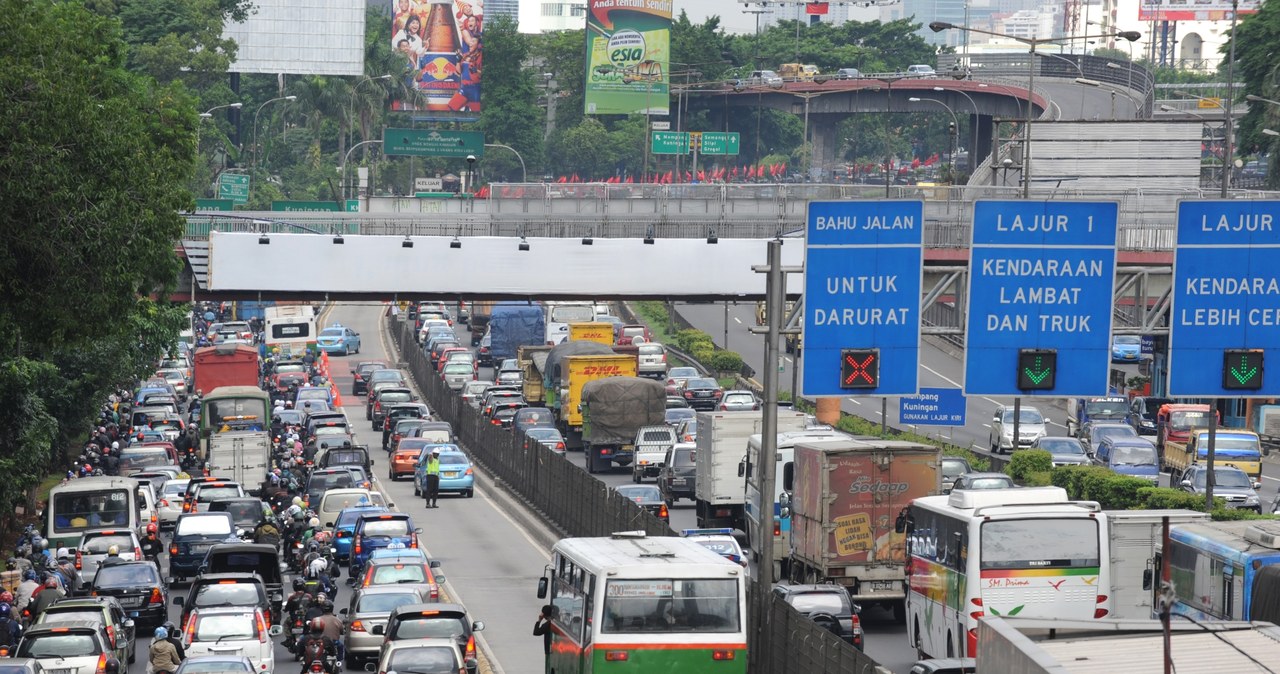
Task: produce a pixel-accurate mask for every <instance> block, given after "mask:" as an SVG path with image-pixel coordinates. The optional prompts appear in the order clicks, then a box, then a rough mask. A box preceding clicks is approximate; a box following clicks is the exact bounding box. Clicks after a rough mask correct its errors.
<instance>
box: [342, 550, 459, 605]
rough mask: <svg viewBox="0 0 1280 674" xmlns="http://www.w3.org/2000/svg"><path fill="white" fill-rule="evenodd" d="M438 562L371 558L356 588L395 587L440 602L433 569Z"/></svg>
mask: <svg viewBox="0 0 1280 674" xmlns="http://www.w3.org/2000/svg"><path fill="white" fill-rule="evenodd" d="M439 565H440V563H439V562H423V561H406V560H402V559H399V558H382V559H379V558H376V557H371V558H370V559H369V563H368V564H365V565H364V571H363V573H361V574H360V580H359V582H358V583H357V586H358V587H379V586H386V585H395V586H399V587H401V588H409V589H416V590H418V591H419V592H420V593H421V594H422V595H423V596H424V597H426V598H427V601H430V602H434V601H440V583H442V582H444V581H443V580H442V579H439V578H437V577H436V571H435V569H436V568H438V567H439Z"/></svg>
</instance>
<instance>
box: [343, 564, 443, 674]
mask: <svg viewBox="0 0 1280 674" xmlns="http://www.w3.org/2000/svg"><path fill="white" fill-rule="evenodd" d="M425 601H427V600H426V598H424V597H423V596H422V594H421V593H420V592H419V591H418V590H416V589H406V588H403V587H399V586H397V585H379V586H377V587H366V588H361V589H359V590H356V591H355V592H354V593H353V594H352V597H351V605H350V606H348V607H347V608H344V609H342V610H341V611H339V614H340V615H341V616H342V618H343V622H345V623H346V634H345V635H344V636H343V639H344V641H345V643H346V647H347V669H349V670H351V671H357V669H358V668H359V666H360V663H361V662H362V661H368V660H371V659H376V658H377V657H378V652H379V651H380V650H382V643H383V641H384V640H385V639H384V638H383V633H384V632H385V630H386V626H387V618H388V617H390V616H391V612H392V611H394V610H396V609H397V608H399V607H401V606H410V605H413V604H421V603H423V602H425Z"/></svg>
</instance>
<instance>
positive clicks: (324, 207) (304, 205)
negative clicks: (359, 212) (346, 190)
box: [271, 201, 349, 213]
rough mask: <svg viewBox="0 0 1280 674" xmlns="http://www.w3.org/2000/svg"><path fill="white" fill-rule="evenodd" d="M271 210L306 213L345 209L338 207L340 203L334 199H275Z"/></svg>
mask: <svg viewBox="0 0 1280 674" xmlns="http://www.w3.org/2000/svg"><path fill="white" fill-rule="evenodd" d="M271 210H273V211H289V212H293V213H305V212H317V211H319V212H337V211H341V210H343V209H341V208H338V204H337V203H336V202H333V201H273V202H271ZM348 210H349V209H348Z"/></svg>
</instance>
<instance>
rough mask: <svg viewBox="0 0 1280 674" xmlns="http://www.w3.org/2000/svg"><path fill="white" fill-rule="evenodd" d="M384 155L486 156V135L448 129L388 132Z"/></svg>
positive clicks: (383, 133) (385, 134)
mask: <svg viewBox="0 0 1280 674" xmlns="http://www.w3.org/2000/svg"><path fill="white" fill-rule="evenodd" d="M382 153H383V154H387V155H410V156H413V157H461V158H466V156H467V155H472V156H474V157H475V158H476V159H480V158H482V157H484V134H483V133H481V132H479V131H450V130H448V129H385V130H383V132H382Z"/></svg>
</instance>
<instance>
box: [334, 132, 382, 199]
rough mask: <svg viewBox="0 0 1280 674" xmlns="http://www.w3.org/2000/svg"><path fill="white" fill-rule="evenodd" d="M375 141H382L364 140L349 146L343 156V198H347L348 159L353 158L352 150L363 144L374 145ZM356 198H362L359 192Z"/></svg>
mask: <svg viewBox="0 0 1280 674" xmlns="http://www.w3.org/2000/svg"><path fill="white" fill-rule="evenodd" d="M374 143H377V144H379V145H381V144H382V141H381V140H362V141H360V142H359V143H356V144H355V145H352V146H351V147H349V148H347V154H346V156H344V157H343V158H342V197H343V199H346V198H347V161H348V160H350V159H351V151H352V150H355V149H356V148H358V147H360V146H361V145H372V144H374ZM356 198H357V199H358V198H360V193H359V192H356Z"/></svg>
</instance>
